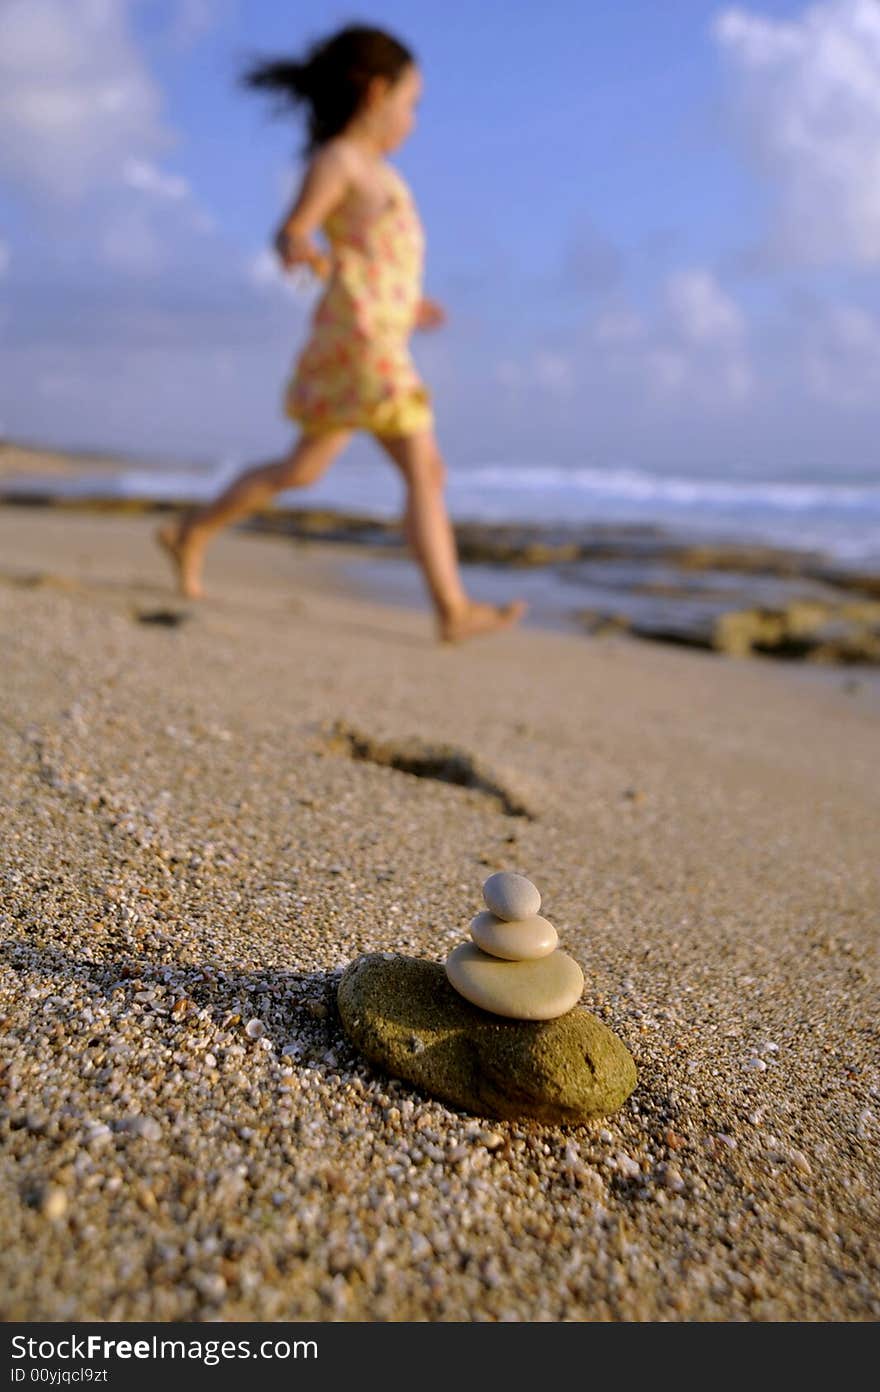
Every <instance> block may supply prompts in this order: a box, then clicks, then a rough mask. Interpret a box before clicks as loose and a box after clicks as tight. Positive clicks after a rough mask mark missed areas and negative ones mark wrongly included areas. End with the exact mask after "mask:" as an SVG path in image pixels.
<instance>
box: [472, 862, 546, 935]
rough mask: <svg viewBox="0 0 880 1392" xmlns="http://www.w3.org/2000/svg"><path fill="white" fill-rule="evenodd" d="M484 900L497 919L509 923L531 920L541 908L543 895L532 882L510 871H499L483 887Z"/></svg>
mask: <svg viewBox="0 0 880 1392" xmlns="http://www.w3.org/2000/svg"><path fill="white" fill-rule="evenodd" d="M483 898H484V899H485V901H486V907H487V908H488V909H489V910H490V911H491V912H492V913H493V914H494V915H495V917H496V918H503V919H506V920H507V922H508V923H512V922H514V920H516V919H519V918H530V917H531V916H532V914H536V913H537V912H538V910H539V909H540V907H541V895H540V893H539V891H538V889H537V888H536V887H535V885H533V884H532V882H531V880H527V879H526V877H525V875H515V874H513V872H512V871H510V870H499V871H498V874H497V875H490V876H489V878H488V880H486V882H485V884H484V885H483Z"/></svg>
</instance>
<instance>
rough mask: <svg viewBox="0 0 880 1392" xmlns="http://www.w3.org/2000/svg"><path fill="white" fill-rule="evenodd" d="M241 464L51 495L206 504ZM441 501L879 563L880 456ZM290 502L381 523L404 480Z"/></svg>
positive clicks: (347, 475) (450, 492)
mask: <svg viewBox="0 0 880 1392" xmlns="http://www.w3.org/2000/svg"><path fill="white" fill-rule="evenodd" d="M240 467H242V465H241V463H240V462H237V461H231V460H228V461H225V462H224V463H222V464H218V465H216V466H215V467H203V468H198V469H193V468H176V467H169V466H164V467H162V468H158V467H156V468H154V467H147V466H144V467H132V468H130V469H127V470H126V471H124V472H122V473H120V474H117V475H110V474H101V475H100V476H98V475H95V476H90V477H86V478H84V479H82V478H81V479H77V480H73V481H71V482H70V483H68V484H66V485H64V486H62V485H61V481H60V480H58V481H55V480H53V481H52V491H53V492H64V493H69V492H71V491H75V492H76V493H78V494H80V495H84V494H95V495H98V494H100V495H101V496H105V497H107V496H112V497H144V498H158V497H163V498H175V499H189V500H193V501H197V500H203V499H207V498H210V497H213V496H214V495H215V494H216V493H217V491H218V490H219V489H220V488H222V487H223V485H224V484H225V483H226V482H227V481H228V480H229V479H231V478H232V477H233V476H234V475H235V473H236V472H237V470H238V469H239V468H240ZM446 497H447V506H448V508H449V511H450V514H451V516H452V517H453V519H454V520H456V521H461V522H463V521H475V522H528V523H530V524H532V525H534V524H539V525H541V524H546V525H547V526H551V525H553V524H563V525H565V526H567V527H571V526H576V525H577V524H578V523H581V522H583V523H585V524H589V523H592V524H595V523H599V524H605V523H607V524H609V525H630V524H637V525H651V526H657V527H660V528H662V529H663V530H664V531H668V532H670V533H671V534H672V535H673V536H676V535H683V536H686V537H688V538H693V537H695V536H696V537H699V538H702V539H705V540H707V541H709V540H718V541H725V542H761V543H769V544H772V545H775V546H781V547H784V548H786V549H788V548H790V549H793V550H806V551H820V552H823V553H824V554H826V555H827V556H828V557H829V558H831V559H833V560H835V561H837V562H841V563H845V564H852V565H854V566H859V567H862V568H867V569H872V570H873V569H876V568H878V567H880V459H878V465H877V468H876V470H874V471H873V472H872V473H868V472H867V471H864V472H856V471H850V472H849V473H847V471H846V470H844V469H841V470H838V471H835V472H834V474H833V476H832V475H831V474H830V472H829V473H828V474H826V475H824V476H823V475H822V474H821V473H819V472H817V471H806V470H804V471H803V472H801V473H800V474H798V473H797V472H795V471H786V472H785V473H783V472H782V471H774V470H773V469H772V467H770V466H768V467H767V469H766V470H764V471H762V472H760V473H759V472H757V471H755V470H747V469H742V470H739V471H737V472H727V473H725V474H724V475H721V474H720V473H713V471H712V470H711V469H709V468H707V469H706V470H705V471H703V472H700V473H698V472H696V471H688V470H683V469H681V470H679V469H671V470H668V471H665V472H661V471H659V470H648V469H642V468H634V467H622V466H608V467H599V466H596V465H593V464H590V465H583V466H573V467H560V466H558V465H555V464H552V463H537V462H535V463H527V462H517V461H509V462H506V461H492V462H486V463H482V464H476V465H474V466H471V467H461V466H460V467H455V466H454V465H452V466H449V467H448V480H447V487H446ZM277 501H278V502H279V503H280V504H284V505H287V506H291V507H306V508H311V507H333V508H339V509H343V510H345V511H349V512H359V513H364V514H367V515H372V516H375V517H379V518H382V519H387V518H389V517H395V516H397V515H399V513H400V510H401V505H402V501H403V483H402V480H401V478H400V476H399V475H398V474H397V473H396V471H395V470H394V468H393V466H391V465H390V464H386V463H385V461H383V460H382V458H381V457H379V456H378V454H377V456H376V458H375V459H368V460H361V459H356V458H350V457H346V456H345V455H342V456H341V457H340V458H339V459H338V460H337V461H336V462H335V463H334V464H333V466H332V467H331V469H330V470H329V472H328V474H326V475H325V477H324V478H323V479H321V480H320V481H319V482H318V483H317V484H313V485H312V486H311V487H310V488H308V489H293V490H291V491H289V492H287V493H282V494H279V495H278V499H277Z"/></svg>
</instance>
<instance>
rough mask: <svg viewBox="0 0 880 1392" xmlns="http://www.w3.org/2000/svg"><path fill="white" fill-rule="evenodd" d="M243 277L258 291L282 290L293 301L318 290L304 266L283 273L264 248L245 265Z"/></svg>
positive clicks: (275, 259) (276, 259)
mask: <svg viewBox="0 0 880 1392" xmlns="http://www.w3.org/2000/svg"><path fill="white" fill-rule="evenodd" d="M245 276H246V277H247V279H248V280H249V281H250V283H251V284H252V285H255V286H256V287H257V289H258V290H283V291H284V292H285V294H287V295H291V296H292V297H293V298H294V299H297V300H301V299H303V298H304V297H307V296H310V295H311V294H312V292H313V291H315V290H316V289H317V288H318V281H317V280H316V279H315V277H314V276H313V275H312V273H311V272H310V271H309V269H308V267H306V266H295V267H294V268H293V270H291V271H283V270H282V269H281V264H280V262H279V260H278V257H277V256H276V255H275V254H274V253H273V252H271V251H270V250H269V248H268V247H264V248H263V250H262V251H258V252H257V253H256V254H255V255H254V256H252V257H251V258H250V260H249V261H247V262H246V263H245Z"/></svg>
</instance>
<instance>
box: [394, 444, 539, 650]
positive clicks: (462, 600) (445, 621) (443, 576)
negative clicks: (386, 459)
mask: <svg viewBox="0 0 880 1392" xmlns="http://www.w3.org/2000/svg"><path fill="white" fill-rule="evenodd" d="M376 439H377V441H378V443H379V444H380V445H381V446H382V448H383V449H384V450H385V451H386V453H387V454H389V455H390V456H391V458H392V459H393V460H394V462H395V464H396V465H397V466H398V468H399V469H400V471H401V473H402V474H403V477H404V480H405V482H406V490H407V500H406V511H405V513H404V519H403V525H404V531H405V533H406V538H407V541H408V542H409V545H410V547H411V549H412V550H413V552H414V553H415V556H416V559H417V560H418V562H419V564H420V565H421V567H422V570H423V572H424V575H425V580H426V581H427V584H428V589H429V590H430V592H431V598H432V599H433V601H434V607H435V608H436V610H437V620H438V630H439V633H440V638H441V640H442V641H444V642H456V641H457V640H458V639H461V638H470V637H474V636H476V635H477V634H478V633H489V632H491V631H492V630H493V629H496V628H506V627H507V626H508V625H510V624H512V623H516V621H517V620H518V619H520V618H521V617H522V615H523V614H524V613H525V611H526V609H527V607H528V606H527V605H526V603H525V601H524V600H521V599H518V600H512V601H511V602H510V603H509V604H503V605H499V604H478V603H477V602H476V601H474V600H471V599H469V598H468V596H467V594H466V593H465V590H464V586H463V585H462V582H461V576H460V574H459V569H458V554H457V551H456V546H455V535H454V533H453V530H452V524H451V523H450V521H449V515H448V513H447V511H446V503H445V499H444V497H443V484H444V483H445V480H446V469H445V465H444V463H443V459H442V456H441V454H440V450H439V448H438V446H437V441H436V438H435V436H434V432H433V431H430V430H427V431H424V432H421V433H419V434H416V435H395V436H389V435H377V436H376Z"/></svg>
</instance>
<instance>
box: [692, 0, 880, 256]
mask: <svg viewBox="0 0 880 1392" xmlns="http://www.w3.org/2000/svg"><path fill="white" fill-rule="evenodd" d="M713 32H714V35H715V38H716V39H717V41H718V43H719V44H720V45H721V47H722V49H723V50H724V52H725V53H726V55H727V56H728V58H729V59H730V61H731V63H732V64H733V67H734V70H735V72H736V75H737V78H738V82H739V86H740V96H741V102H742V114H743V117H744V119H745V124H746V129H747V131H748V133H749V138H750V143H751V148H752V150H753V151H754V153H755V155H756V157H757V159H758V161H759V164H760V166H761V167H762V169H763V170H764V171H765V173H766V174H767V175H768V176H769V177H770V179H771V180H772V182H773V185H774V189H775V194H776V197H777V207H776V210H775V215H776V222H775V226H774V228H773V232H772V236H771V238H770V242H769V245H768V247H767V248H766V250H767V251H768V252H769V253H770V254H771V256H772V257H773V258H774V259H777V260H780V259H783V258H787V259H791V258H792V257H795V258H797V259H798V260H799V261H801V262H803V263H813V264H818V263H823V262H843V263H845V262H853V263H855V264H864V265H871V264H877V263H878V262H880V4H878V3H877V0H822V3H818V4H814V5H811V6H809V7H808V8H806V9H805V10H804V11H803V12H802V14H801V15H800V16H799V17H798V18H796V19H793V20H777V19H773V18H768V17H766V16H764V15H760V14H754V13H750V12H749V11H747V10H744V9H741V8H739V7H735V8H730V9H726V10H724V11H723V12H722V13H721V14H720V15H719V16H718V17H717V19H716V21H715V23H714V26H713Z"/></svg>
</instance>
